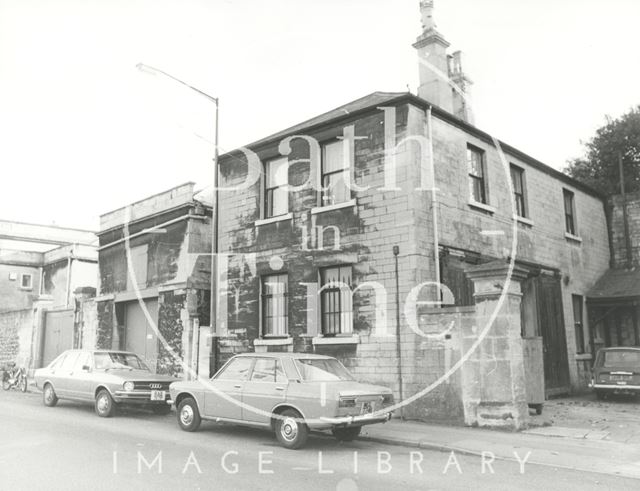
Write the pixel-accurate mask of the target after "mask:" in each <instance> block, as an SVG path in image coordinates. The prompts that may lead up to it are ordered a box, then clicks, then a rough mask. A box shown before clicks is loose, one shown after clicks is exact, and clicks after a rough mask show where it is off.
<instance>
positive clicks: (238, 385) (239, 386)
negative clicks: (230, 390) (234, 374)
mask: <svg viewBox="0 0 640 491" xmlns="http://www.w3.org/2000/svg"><path fill="white" fill-rule="evenodd" d="M234 387H235V388H236V389H242V384H236V385H234Z"/></svg>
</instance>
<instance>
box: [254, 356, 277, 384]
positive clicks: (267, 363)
mask: <svg viewBox="0 0 640 491" xmlns="http://www.w3.org/2000/svg"><path fill="white" fill-rule="evenodd" d="M251 381H252V382H275V381H276V360H273V359H269V358H258V359H257V360H256V364H255V365H254V366H253V372H252V373H251Z"/></svg>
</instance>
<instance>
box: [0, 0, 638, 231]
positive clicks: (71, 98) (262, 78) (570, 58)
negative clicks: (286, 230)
mask: <svg viewBox="0 0 640 491" xmlns="http://www.w3.org/2000/svg"><path fill="white" fill-rule="evenodd" d="M638 19H640V2H638V1H637V0H609V1H608V2H603V1H601V0H599V1H596V0H555V1H552V0H518V1H514V0H481V1H479V0H436V1H435V20H436V23H437V25H438V30H439V31H440V32H441V33H442V34H443V35H444V36H445V37H446V38H447V40H448V41H449V42H450V43H451V45H452V46H451V48H452V49H453V50H457V49H460V50H462V51H464V53H465V55H466V60H465V71H466V72H467V73H468V74H469V76H470V77H471V78H472V80H473V81H474V86H473V94H472V95H473V107H474V113H475V117H476V126H478V127H479V128H481V129H483V130H485V131H487V132H489V133H490V134H492V135H493V136H495V137H497V138H500V139H501V140H503V141H505V142H507V143H509V144H511V145H512V146H515V147H516V148H518V149H520V150H522V151H524V152H526V153H527V154H529V155H531V156H533V157H535V158H538V159H539V160H542V161H543V162H545V163H547V164H548V165H550V166H552V167H554V168H557V169H562V168H563V167H565V165H566V162H567V160H569V159H571V158H574V157H578V156H579V155H581V154H582V152H583V147H582V144H581V141H585V140H588V139H589V138H590V137H591V136H592V135H593V133H594V131H595V130H596V129H597V128H598V127H599V126H601V125H602V124H603V123H604V117H605V115H610V116H613V117H616V116H619V115H621V114H623V113H624V112H626V111H627V110H629V109H630V108H631V107H632V106H634V105H637V104H640V93H639V92H638V87H640V50H638V46H640V42H639V41H640V33H639V32H640V30H638V29H637V25H636V24H637V20H638ZM420 32H421V27H420V11H419V1H418V0H322V1H320V0H270V1H265V0H208V1H206V0H101V1H99V0H0V134H1V135H2V138H1V139H0V165H2V177H1V179H0V219H4V220H14V221H23V222H33V223H43V224H57V225H60V226H68V227H76V228H85V229H92V230H97V229H98V227H99V216H100V215H101V214H104V213H107V212H109V211H112V210H114V209H116V208H119V207H122V206H125V205H127V204H128V203H132V202H134V201H138V200H140V199H142V198H144V197H146V196H149V195H152V194H155V193H157V192H161V191H164V190H166V189H169V188H171V187H173V186H176V185H178V184H182V183H184V182H187V181H195V182H196V183H198V185H199V187H205V186H206V185H210V183H211V176H212V172H213V165H212V156H213V145H212V141H213V134H214V128H215V126H214V105H213V103H212V102H211V101H209V100H207V99H206V98H204V97H202V96H200V95H199V94H197V93H196V92H194V91H192V90H190V89H188V88H185V87H184V86H182V85H180V84H179V83H176V82H174V81H171V80H170V79H168V78H166V77H162V76H160V75H153V74H149V73H145V72H141V71H139V70H138V69H136V65H137V64H138V63H140V62H142V63H145V64H147V65H151V66H154V67H156V68H159V69H161V70H163V71H165V72H167V73H170V74H171V75H173V76H174V77H177V78H178V79H180V80H182V81H184V82H186V83H188V84H190V85H192V86H194V87H197V88H198V89H200V90H202V91H203V92H205V93H207V94H209V95H211V96H214V97H218V98H219V99H220V128H219V131H220V146H221V150H222V151H223V152H224V151H227V150H231V149H233V148H236V147H238V146H241V145H243V144H246V143H249V142H252V141H254V140H257V139H259V138H261V137H264V136H267V135H269V134H271V133H274V132H276V131H279V130H281V129H283V128H286V127H289V126H291V125H293V124H296V123H298V122H300V121H303V120H306V119H309V118H311V117H313V116H316V115H318V114H321V113H324V112H326V111H328V110H330V109H333V108H335V107H337V106H340V105H342V104H344V103H347V102H349V101H351V100H354V99H357V98H359V97H362V96H364V95H366V94H368V93H370V92H374V91H378V90H380V91H398V92H402V91H406V90H408V88H409V89H410V90H411V91H413V92H414V93H415V92H416V89H417V86H418V61H417V54H416V52H415V50H414V49H413V48H412V46H411V45H412V43H413V42H414V41H415V39H416V38H417V36H418V35H419V34H420Z"/></svg>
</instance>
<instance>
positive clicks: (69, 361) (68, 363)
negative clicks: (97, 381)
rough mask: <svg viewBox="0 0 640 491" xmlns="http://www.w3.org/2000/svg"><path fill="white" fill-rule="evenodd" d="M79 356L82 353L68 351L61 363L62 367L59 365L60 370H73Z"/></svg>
mask: <svg viewBox="0 0 640 491" xmlns="http://www.w3.org/2000/svg"><path fill="white" fill-rule="evenodd" d="M78 356H80V353H78V352H75V353H68V354H67V356H66V357H65V358H64V360H62V363H61V364H60V367H59V368H60V370H63V371H66V370H69V371H71V370H72V369H73V367H74V365H75V363H76V360H77V359H78Z"/></svg>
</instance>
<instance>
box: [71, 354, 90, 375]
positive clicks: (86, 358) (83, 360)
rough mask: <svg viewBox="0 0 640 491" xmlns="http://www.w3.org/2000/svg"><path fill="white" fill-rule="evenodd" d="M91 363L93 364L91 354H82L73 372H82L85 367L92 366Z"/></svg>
mask: <svg viewBox="0 0 640 491" xmlns="http://www.w3.org/2000/svg"><path fill="white" fill-rule="evenodd" d="M90 362H91V355H90V354H89V353H80V356H78V359H77V360H76V364H75V365H74V366H73V371H74V372H80V371H82V367H83V366H85V365H86V366H90V365H91V363H90Z"/></svg>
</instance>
